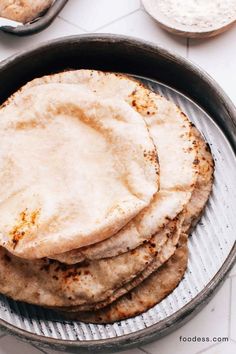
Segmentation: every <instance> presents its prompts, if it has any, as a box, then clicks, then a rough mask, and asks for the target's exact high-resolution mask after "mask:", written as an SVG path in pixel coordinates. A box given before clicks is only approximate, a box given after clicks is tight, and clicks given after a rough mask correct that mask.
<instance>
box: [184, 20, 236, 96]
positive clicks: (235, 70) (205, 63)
mask: <svg viewBox="0 0 236 354" xmlns="http://www.w3.org/2000/svg"><path fill="white" fill-rule="evenodd" d="M189 58H190V59H191V60H193V61H194V62H195V63H197V64H198V65H200V66H201V67H202V68H204V69H205V70H206V71H207V72H208V73H209V74H210V75H212V76H213V77H214V78H215V80H216V81H217V82H218V83H219V84H220V85H221V86H222V87H223V89H224V90H226V92H227V93H228V95H229V96H230V97H231V99H232V100H233V101H234V103H236V89H235V83H236V65H235V63H236V59H235V58H236V26H234V27H233V28H232V29H231V30H230V31H228V32H225V33H223V34H222V35H220V36H218V37H214V38H211V39H208V40H205V41H204V40H190V50H189Z"/></svg>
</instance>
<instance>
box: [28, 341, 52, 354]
mask: <svg viewBox="0 0 236 354" xmlns="http://www.w3.org/2000/svg"><path fill="white" fill-rule="evenodd" d="M30 345H31V347H33V348H35V349H37V350H38V351H40V352H41V353H43V354H48V353H47V352H45V351H44V350H43V349H41V348H38V347H37V346H36V345H34V344H32V343H30Z"/></svg>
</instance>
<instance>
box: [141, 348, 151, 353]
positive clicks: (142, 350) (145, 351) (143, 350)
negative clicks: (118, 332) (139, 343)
mask: <svg viewBox="0 0 236 354" xmlns="http://www.w3.org/2000/svg"><path fill="white" fill-rule="evenodd" d="M138 349H139V350H140V351H141V352H143V353H145V354H150V352H148V351H147V350H145V349H143V348H142V347H138Z"/></svg>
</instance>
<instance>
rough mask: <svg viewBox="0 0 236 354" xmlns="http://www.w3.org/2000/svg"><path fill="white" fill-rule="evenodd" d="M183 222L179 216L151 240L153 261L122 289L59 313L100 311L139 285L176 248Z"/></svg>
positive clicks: (66, 308)
mask: <svg viewBox="0 0 236 354" xmlns="http://www.w3.org/2000/svg"><path fill="white" fill-rule="evenodd" d="M182 222H183V215H182V214H181V215H179V216H178V217H176V218H175V220H172V221H170V222H169V223H168V224H167V225H166V226H165V227H164V228H163V230H161V231H159V233H158V234H157V235H155V236H154V237H153V238H152V239H151V242H150V243H151V245H152V247H154V250H155V258H154V260H153V261H152V262H151V263H150V264H149V265H148V266H147V267H146V268H145V269H144V270H143V271H142V272H141V273H139V274H138V275H137V276H136V277H135V278H134V279H133V280H131V281H130V282H127V283H126V284H125V285H123V286H122V287H120V288H118V289H117V290H115V291H114V292H113V293H112V295H111V296H109V297H107V298H106V299H105V300H104V301H99V302H98V301H96V302H94V303H91V304H84V305H80V306H76V307H64V308H60V309H59V310H60V311H66V312H68V311H69V312H77V311H94V310H97V309H101V308H103V307H105V306H107V305H108V304H111V303H113V302H114V301H115V300H117V299H118V298H119V297H121V296H122V295H124V294H126V293H127V292H129V291H131V290H132V289H133V288H135V287H136V286H138V285H139V284H141V283H142V282H143V281H144V280H145V279H146V278H147V277H148V276H150V274H152V273H153V272H154V271H156V270H157V269H158V268H159V267H160V266H161V265H162V264H163V263H165V262H166V261H167V260H168V259H169V258H170V257H171V256H172V255H173V254H174V252H175V250H176V246H177V243H178V240H179V237H180V234H181V224H182Z"/></svg>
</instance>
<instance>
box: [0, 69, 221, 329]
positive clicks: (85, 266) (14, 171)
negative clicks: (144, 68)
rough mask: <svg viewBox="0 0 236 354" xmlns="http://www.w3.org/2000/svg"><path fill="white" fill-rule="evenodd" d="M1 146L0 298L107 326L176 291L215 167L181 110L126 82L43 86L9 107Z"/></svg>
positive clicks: (80, 74) (1, 116) (109, 79)
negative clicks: (1, 296) (190, 234)
mask: <svg viewBox="0 0 236 354" xmlns="http://www.w3.org/2000/svg"><path fill="white" fill-rule="evenodd" d="M0 147H1V148H0V164H1V169H0V198H1V200H0V245H1V247H0V292H1V293H2V294H5V295H7V296H9V297H11V298H12V299H14V300H18V301H24V302H27V303H31V304H36V305H40V306H44V307H48V308H52V309H54V310H56V311H59V312H60V313H61V314H62V315H63V316H65V317H67V318H71V319H76V320H82V321H85V322H93V323H109V322H114V321H117V320H121V319H124V318H128V317H133V316H135V315H137V314H139V313H142V312H144V311H146V310H147V309H149V308H150V307H152V306H154V305H155V304H157V303H158V302H160V301H161V300H162V299H163V298H164V297H166V296H167V295H168V294H169V293H170V292H171V291H173V289H174V288H175V287H176V286H177V285H178V283H179V282H180V280H181V279H182V277H183V275H184V272H185V270H186V267H187V260H188V251H187V239H188V234H189V232H190V230H191V228H192V227H193V226H194V225H195V224H196V222H197V221H198V219H199V217H200V215H201V213H202V211H203V208H204V206H205V204H206V202H207V200H208V197H209V194H210V191H211V188H212V181H213V170H214V165H213V160H212V156H211V153H210V150H209V148H208V145H207V144H206V142H205V141H204V139H203V137H202V136H201V135H200V133H199V132H198V130H197V129H196V128H195V127H194V125H193V124H192V123H191V122H190V121H189V119H188V118H187V117H186V115H185V114H184V113H183V112H181V110H180V109H179V108H178V107H177V106H176V105H175V104H173V103H171V102H170V101H168V100H167V99H166V98H164V97H162V96H160V95H158V94H156V93H154V92H152V91H150V90H149V89H147V88H146V87H144V86H143V85H142V84H141V83H139V82H138V81H135V80H133V79H131V78H129V77H128V76H125V75H120V74H113V73H104V72H98V71H93V70H77V71H67V72H63V73H59V74H55V75H50V76H44V77H42V78H39V79H35V80H33V81H31V82H29V83H28V84H26V85H25V86H24V87H23V88H21V89H20V90H19V91H18V92H16V93H15V94H14V95H13V96H11V97H10V98H9V99H8V101H6V102H5V103H4V104H3V105H2V107H1V109H0Z"/></svg>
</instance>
